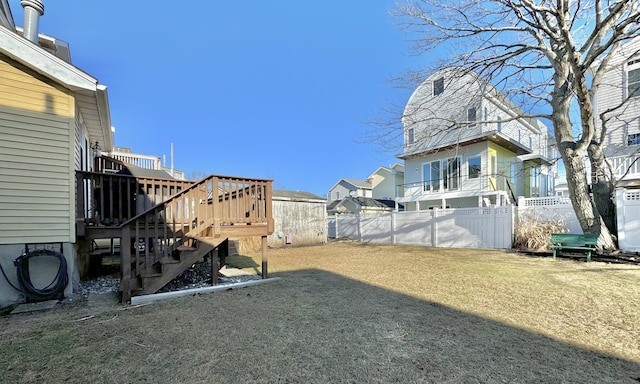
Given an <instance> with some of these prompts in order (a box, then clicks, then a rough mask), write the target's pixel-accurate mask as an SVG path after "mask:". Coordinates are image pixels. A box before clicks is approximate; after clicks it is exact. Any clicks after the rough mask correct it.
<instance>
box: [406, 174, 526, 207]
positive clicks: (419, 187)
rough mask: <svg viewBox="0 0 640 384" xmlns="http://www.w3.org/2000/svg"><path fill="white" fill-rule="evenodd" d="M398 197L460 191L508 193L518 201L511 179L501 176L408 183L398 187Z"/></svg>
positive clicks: (452, 178) (461, 177)
mask: <svg viewBox="0 0 640 384" xmlns="http://www.w3.org/2000/svg"><path fill="white" fill-rule="evenodd" d="M396 190H397V193H398V196H401V197H419V196H424V195H431V194H436V193H446V192H458V191H484V192H492V191H506V192H507V193H508V194H509V196H510V197H511V199H512V200H513V201H516V193H515V190H514V188H513V186H512V185H511V183H510V182H509V178H508V177H506V176H504V175H500V174H494V175H478V177H473V178H469V177H463V176H458V177H448V178H446V179H442V178H439V179H432V180H426V181H418V182H413V183H406V184H402V185H398V186H396Z"/></svg>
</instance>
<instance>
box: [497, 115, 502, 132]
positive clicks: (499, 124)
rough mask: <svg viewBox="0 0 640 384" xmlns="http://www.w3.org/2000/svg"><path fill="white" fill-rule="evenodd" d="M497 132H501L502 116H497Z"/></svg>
mask: <svg viewBox="0 0 640 384" xmlns="http://www.w3.org/2000/svg"><path fill="white" fill-rule="evenodd" d="M498 132H502V116H498Z"/></svg>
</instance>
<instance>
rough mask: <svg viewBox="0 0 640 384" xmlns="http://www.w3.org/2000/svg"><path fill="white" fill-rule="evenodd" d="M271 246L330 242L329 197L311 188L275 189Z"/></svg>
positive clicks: (269, 242)
mask: <svg viewBox="0 0 640 384" xmlns="http://www.w3.org/2000/svg"><path fill="white" fill-rule="evenodd" d="M272 201H273V222H274V232H273V233H272V234H271V235H269V237H268V244H269V246H270V247H274V248H277V247H283V246H301V245H321V244H326V243H327V209H326V207H327V201H326V200H325V199H323V198H321V197H319V196H316V195H314V194H312V193H309V192H301V191H284V190H273V199H272Z"/></svg>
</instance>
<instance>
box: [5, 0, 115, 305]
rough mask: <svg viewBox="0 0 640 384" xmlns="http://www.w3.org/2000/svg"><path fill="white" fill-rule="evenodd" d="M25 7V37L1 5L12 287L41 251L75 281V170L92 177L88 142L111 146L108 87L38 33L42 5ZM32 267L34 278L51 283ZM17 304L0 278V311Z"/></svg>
mask: <svg viewBox="0 0 640 384" xmlns="http://www.w3.org/2000/svg"><path fill="white" fill-rule="evenodd" d="M22 4H23V6H24V7H25V19H27V18H29V19H28V20H25V26H27V29H26V30H24V31H23V32H22V33H20V30H19V29H16V27H15V25H14V24H13V19H12V16H11V11H10V9H9V7H8V4H7V2H6V1H5V0H1V1H0V24H2V25H1V26H0V92H1V93H0V265H1V266H2V267H3V269H4V270H5V271H6V272H8V273H7V274H8V278H9V279H10V280H12V281H11V282H12V283H13V284H17V283H16V280H15V277H16V276H15V273H14V272H15V267H14V265H13V260H14V259H15V258H16V257H17V256H19V255H20V254H21V253H23V252H25V251H32V250H34V249H40V248H43V249H47V248H51V249H53V250H56V251H57V252H61V253H62V254H63V255H64V258H65V260H66V264H67V272H68V275H69V276H70V277H72V278H73V277H77V271H76V270H75V264H74V258H75V255H76V249H75V243H76V217H75V201H76V187H75V182H74V181H75V171H76V170H85V171H91V170H93V161H92V160H93V156H92V151H91V145H90V143H94V142H99V143H100V146H102V148H105V149H106V150H111V148H112V146H113V136H112V131H111V121H110V112H109V99H108V96H107V87H106V86H104V85H102V84H100V83H99V82H98V80H97V79H96V78H94V77H92V76H91V75H89V74H87V73H86V72H83V71H82V70H81V69H79V68H77V67H75V66H73V65H72V64H71V60H70V55H69V46H68V44H67V43H65V42H63V41H61V40H58V39H56V38H53V37H50V36H46V35H43V34H39V33H38V31H37V30H33V29H32V28H34V27H37V25H38V20H37V19H38V17H39V16H40V15H42V14H43V12H44V6H43V5H42V4H41V3H40V2H39V1H29V2H22ZM34 262H35V263H36V265H30V273H31V277H32V278H33V279H34V280H35V281H38V280H40V281H41V280H43V279H50V277H49V274H47V273H46V272H47V271H45V270H46V269H47V268H39V266H38V265H37V261H34ZM40 267H42V264H40ZM56 268H57V267H56ZM43 275H44V276H43ZM45 285H46V284H45ZM71 289H72V285H71V284H69V285H68V286H67V287H66V289H65V294H69V293H71ZM19 299H20V294H19V293H18V292H16V291H15V290H14V289H13V288H11V287H10V285H8V282H7V281H6V280H5V279H4V278H3V277H0V306H2V305H4V304H7V303H11V302H15V301H16V300H19Z"/></svg>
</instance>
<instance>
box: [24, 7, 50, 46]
mask: <svg viewBox="0 0 640 384" xmlns="http://www.w3.org/2000/svg"><path fill="white" fill-rule="evenodd" d="M20 5H22V7H23V8H24V32H23V33H22V34H23V36H24V37H25V38H26V39H27V40H30V41H32V42H34V43H36V44H38V21H39V19H40V16H42V15H44V4H42V1H40V0H21V1H20Z"/></svg>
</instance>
